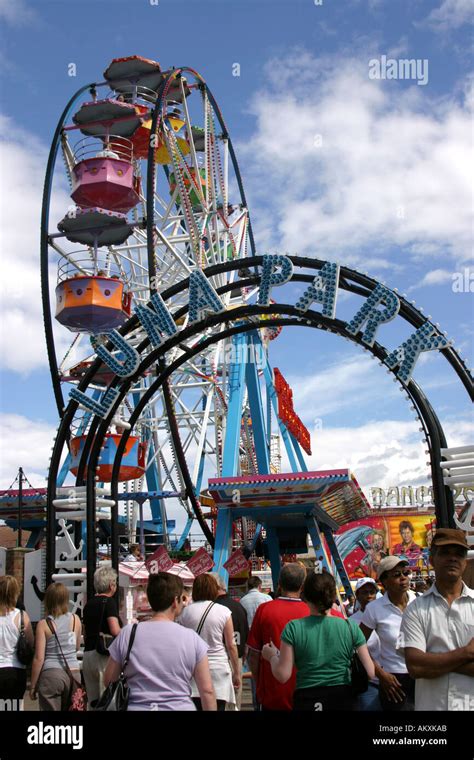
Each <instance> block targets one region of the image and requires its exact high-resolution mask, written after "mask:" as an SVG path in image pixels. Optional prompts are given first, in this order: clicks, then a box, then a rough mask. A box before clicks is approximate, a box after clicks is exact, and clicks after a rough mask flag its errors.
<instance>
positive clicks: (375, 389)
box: [287, 353, 396, 427]
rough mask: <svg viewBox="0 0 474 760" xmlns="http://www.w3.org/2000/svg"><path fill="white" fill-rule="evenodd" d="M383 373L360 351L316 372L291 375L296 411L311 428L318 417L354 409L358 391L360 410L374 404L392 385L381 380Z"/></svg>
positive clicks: (289, 379) (384, 396)
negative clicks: (365, 405) (355, 395)
mask: <svg viewBox="0 0 474 760" xmlns="http://www.w3.org/2000/svg"><path fill="white" fill-rule="evenodd" d="M382 372H383V370H382V369H381V368H380V366H379V365H378V363H377V362H376V361H374V360H371V359H370V357H369V355H368V354H366V355H363V354H361V353H358V355H357V356H354V357H352V358H350V359H348V360H343V361H341V362H337V363H333V364H331V365H329V366H326V367H324V369H321V370H318V371H317V372H316V373H315V374H314V375H302V374H298V375H294V376H292V375H288V378H287V379H288V382H289V383H290V385H291V387H292V389H293V398H294V400H295V401H294V403H295V410H296V413H297V414H298V415H299V416H300V417H301V419H302V420H303V421H304V420H308V427H310V426H311V425H312V424H313V420H314V419H315V417H316V418H318V419H323V418H324V417H326V416H327V415H329V414H333V413H335V412H338V413H343V412H344V410H346V409H349V408H351V407H352V406H353V404H354V393H355V392H356V393H357V406H358V408H359V409H360V408H361V407H363V406H364V404H367V405H371V404H373V402H374V399H375V398H379V399H381V398H383V399H384V400H386V399H387V397H388V394H390V393H391V392H392V388H391V385H390V386H389V384H388V383H387V382H381V380H382V381H383V380H384V377H383V375H382ZM395 390H396V389H395Z"/></svg>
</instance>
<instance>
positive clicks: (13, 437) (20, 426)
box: [0, 414, 56, 488]
mask: <svg viewBox="0 0 474 760" xmlns="http://www.w3.org/2000/svg"><path fill="white" fill-rule="evenodd" d="M0 429H1V431H2V437H1V443H0V488H8V486H9V485H10V484H11V482H12V480H13V479H14V478H15V477H16V475H17V473H18V468H19V467H22V468H23V471H24V473H25V475H27V477H28V480H29V481H30V483H31V484H32V485H33V486H35V487H38V488H44V487H45V485H46V483H45V477H46V472H47V469H48V466H49V458H50V456H51V448H52V446H53V443H54V437H55V435H56V428H55V427H54V426H53V425H50V424H49V423H46V422H43V421H42V420H30V419H28V418H27V417H24V416H23V415H21V414H1V415H0Z"/></svg>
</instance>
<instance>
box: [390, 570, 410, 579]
mask: <svg viewBox="0 0 474 760" xmlns="http://www.w3.org/2000/svg"><path fill="white" fill-rule="evenodd" d="M402 575H403V577H404V578H408V576H409V575H412V571H411V570H395V572H394V573H392V574H391V575H390V578H401V576H402Z"/></svg>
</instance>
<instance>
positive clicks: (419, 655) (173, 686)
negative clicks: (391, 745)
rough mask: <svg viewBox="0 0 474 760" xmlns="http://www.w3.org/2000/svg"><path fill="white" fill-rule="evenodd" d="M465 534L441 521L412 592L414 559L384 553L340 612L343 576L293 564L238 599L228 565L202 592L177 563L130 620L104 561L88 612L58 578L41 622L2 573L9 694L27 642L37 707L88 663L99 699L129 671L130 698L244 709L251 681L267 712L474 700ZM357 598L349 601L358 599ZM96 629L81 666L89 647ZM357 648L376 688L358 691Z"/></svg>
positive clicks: (18, 693) (253, 582)
mask: <svg viewBox="0 0 474 760" xmlns="http://www.w3.org/2000/svg"><path fill="white" fill-rule="evenodd" d="M467 549H468V545H467V543H466V539H465V536H464V533H463V532H462V531H459V530H454V529H446V528H443V529H438V530H437V532H436V534H435V535H434V537H433V540H432V544H431V563H432V566H433V568H434V573H435V581H434V583H433V584H432V585H431V586H430V587H429V588H425V589H422V588H421V587H419V588H418V589H416V590H415V591H413V590H411V588H410V585H411V577H412V576H411V573H412V571H411V569H410V566H409V562H408V560H407V559H405V558H404V557H399V556H396V555H390V556H386V557H384V558H383V559H382V560H381V562H380V564H379V567H378V577H377V580H374V579H372V578H370V577H364V578H360V579H358V581H357V583H356V585H355V599H354V603H353V604H352V603H350V605H348V609H343V610H341V607H340V606H339V594H338V590H337V587H336V583H335V580H334V578H333V576H332V575H331V574H330V573H329V572H326V571H323V572H322V573H315V572H314V571H307V570H306V568H305V567H303V566H302V564H300V563H298V562H296V563H288V564H285V565H283V567H282V569H281V572H280V577H279V585H278V589H277V590H276V592H275V598H274V599H272V598H271V597H270V596H269V595H268V594H264V593H263V592H262V590H261V581H260V580H259V579H258V578H256V577H251V578H250V580H249V587H248V592H247V593H246V594H245V596H243V598H242V599H241V600H235V599H232V598H231V596H230V595H229V593H228V589H227V587H226V585H225V583H224V582H223V580H222V578H221V577H220V576H219V575H214V574H209V573H204V574H202V575H199V576H198V577H197V578H196V579H195V580H194V583H193V587H192V591H191V592H189V589H185V587H184V585H183V582H182V580H181V579H180V578H179V577H178V576H176V575H172V574H169V573H164V572H160V573H158V574H156V575H150V577H149V580H148V585H147V596H148V601H149V604H150V607H151V610H152V615H151V616H150V618H149V619H148V620H145V621H142V622H140V623H139V624H138V625H137V624H136V623H135V624H129V625H125V626H122V622H121V620H120V616H119V611H118V607H117V602H116V590H117V580H118V579H117V573H116V572H115V571H114V570H113V569H112V568H110V567H100V568H99V569H98V570H97V571H96V573H95V575H94V588H95V592H96V594H95V596H94V597H93V598H92V599H90V600H89V601H88V602H87V604H86V605H85V607H84V610H83V614H82V621H81V619H80V618H79V617H78V615H76V614H73V613H71V612H70V611H69V610H70V603H69V594H68V590H67V588H66V587H65V586H64V585H63V584H62V583H53V584H51V585H50V586H49V587H48V589H47V590H46V594H45V598H44V609H45V618H44V619H43V620H41V621H39V622H38V624H37V625H36V631H35V634H33V629H32V625H31V622H30V620H29V618H28V615H27V614H26V613H22V612H21V611H20V609H19V608H18V606H17V599H18V596H19V593H20V588H19V585H18V583H17V581H16V580H15V578H13V577H12V576H8V575H6V576H2V577H0V699H20V700H21V699H22V698H23V696H24V693H25V690H26V686H27V668H26V665H25V664H24V663H23V662H22V661H20V659H19V657H18V655H19V649H18V646H19V640H20V638H23V639H25V640H26V641H27V642H28V643H29V644H30V645H33V642H34V657H33V661H32V667H31V680H30V696H31V699H33V700H36V699H38V704H39V709H40V710H43V711H59V710H66V709H68V705H69V701H70V699H71V683H72V681H71V678H72V679H73V680H76V681H77V682H79V681H80V680H81V674H82V678H83V681H84V685H85V688H86V691H87V697H88V705H89V708H90V709H94V705H95V704H96V703H97V700H98V699H99V698H100V696H101V695H102V694H103V692H104V689H106V687H107V686H108V685H109V684H110V683H112V682H114V681H116V680H117V679H118V678H119V676H120V673H121V671H122V668H123V665H124V662H125V660H126V659H127V665H126V667H125V669H124V673H125V676H126V679H127V683H128V686H129V689H130V699H129V703H128V710H131V711H134V710H160V711H162V710H165V711H171V710H173V711H177V710H202V711H223V710H240V708H241V699H242V681H243V677H244V675H245V674H246V671H247V675H248V676H249V678H250V681H251V684H252V696H253V707H254V709H255V710H261V711H290V710H297V711H314V710H322V711H324V710H330V711H333V710H338V711H340V710H345V711H347V710H368V711H376V710H381V711H388V712H399V711H404V712H405V711H411V710H414V709H416V710H471V711H472V710H474V638H473V634H474V591H473V590H472V589H471V588H469V587H468V586H467V585H466V584H465V583H464V582H463V580H462V576H463V573H464V572H465V569H466V564H467ZM349 602H350V600H349ZM82 639H83V641H84V652H83V657H82V668H81V664H80V658H79V657H78V652H79V650H80V648H81V642H82ZM354 655H356V656H357V657H358V658H359V662H360V664H361V666H362V667H363V669H364V670H365V673H366V674H367V682H368V687H367V689H365V690H364V691H362V693H356V690H355V689H354V684H353V682H352V676H351V673H352V666H353V658H354Z"/></svg>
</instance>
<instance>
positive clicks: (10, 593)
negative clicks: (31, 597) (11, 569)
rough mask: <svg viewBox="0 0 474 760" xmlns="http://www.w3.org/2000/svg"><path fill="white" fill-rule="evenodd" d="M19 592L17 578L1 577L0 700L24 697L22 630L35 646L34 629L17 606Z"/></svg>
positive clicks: (27, 640)
mask: <svg viewBox="0 0 474 760" xmlns="http://www.w3.org/2000/svg"><path fill="white" fill-rule="evenodd" d="M19 594H20V586H19V585H18V581H17V580H16V578H14V577H13V576H12V575H4V576H2V577H1V578H0V699H14V700H22V699H23V695H24V693H25V689H26V667H25V665H26V664H27V662H26V661H25V660H24V659H23V657H22V652H21V648H22V631H21V629H22V627H23V642H25V643H26V645H27V646H29V647H33V629H32V627H31V623H30V619H29V617H28V615H27V614H26V612H25V613H22V612H21V611H20V610H19V609H18V607H17V599H18V596H19Z"/></svg>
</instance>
